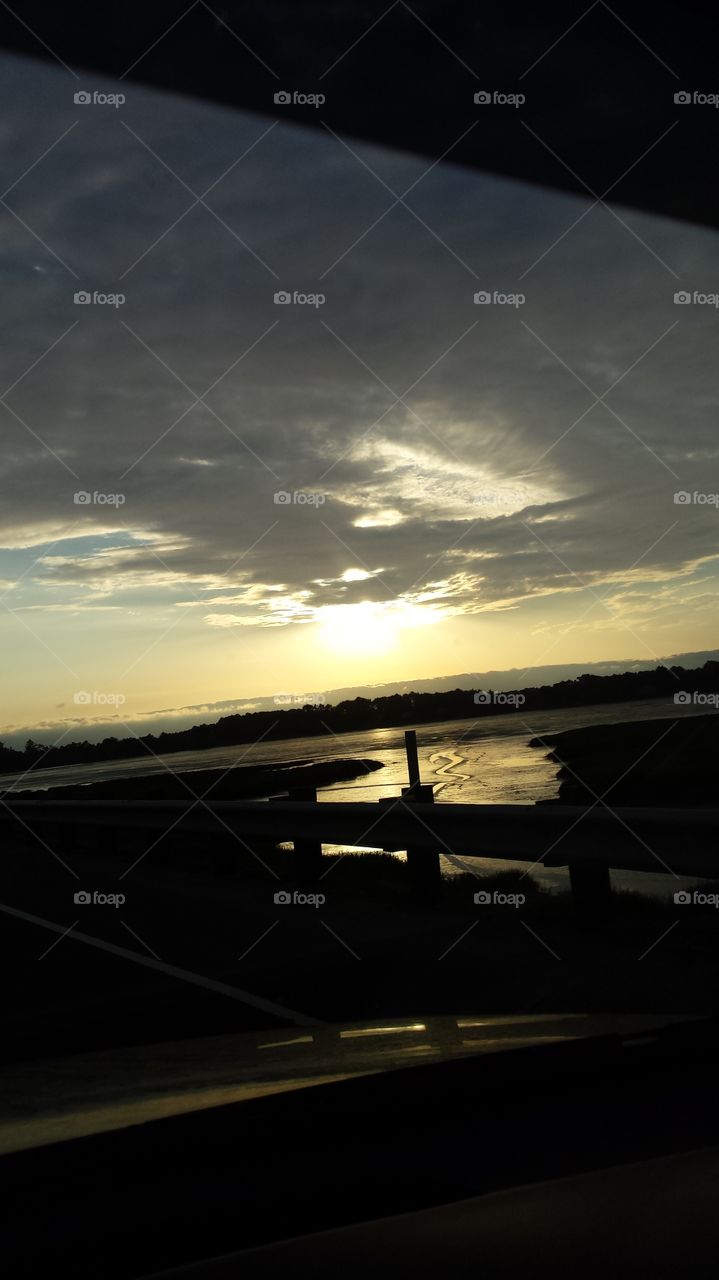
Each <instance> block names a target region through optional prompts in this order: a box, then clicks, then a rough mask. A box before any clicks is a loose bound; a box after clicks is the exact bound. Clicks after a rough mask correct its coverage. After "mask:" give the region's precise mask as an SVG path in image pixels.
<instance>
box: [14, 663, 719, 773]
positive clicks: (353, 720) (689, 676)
mask: <svg viewBox="0 0 719 1280" xmlns="http://www.w3.org/2000/svg"><path fill="white" fill-rule="evenodd" d="M718 689H719V662H705V664H704V666H703V667H699V668H697V669H695V670H692V671H687V670H685V669H684V667H679V666H675V667H663V666H660V667H656V668H655V669H654V670H652V671H625V672H622V673H621V674H618V675H608V676H596V675H589V674H587V675H581V676H577V677H576V678H575V679H574V680H560V681H559V682H558V683H557V684H551V685H540V686H538V687H533V688H525V689H516V690H512V691H511V692H512V695H521V698H522V699H523V701H522V702H521V704H519V706H518V705H517V703H516V702H514V701H502V702H495V701H494V694H493V691H491V690H485V691H480V690H472V689H450V690H445V691H443V692H440V693H394V694H390V695H389V696H387V697H379V698H351V699H347V700H346V701H344V702H339V703H338V704H337V705H336V706H319V705H310V704H306V705H305V706H303V707H292V708H289V709H287V710H279V709H278V710H275V711H250V712H245V713H244V714H242V715H231V716H222V717H221V718H220V719H219V720H218V721H217V722H216V723H215V724H198V725H193V727H192V728H190V729H179V730H177V731H176V732H174V733H159V734H154V733H148V734H145V735H144V736H143V737H132V736H130V737H126V738H114V737H109V738H103V740H102V741H101V742H87V741H85V742H68V743H64V744H63V745H61V746H53V745H52V744H43V743H41V742H35V741H33V739H32V738H29V739H28V741H27V742H26V744H25V747H24V749H23V750H21V751H20V750H16V749H15V748H13V747H6V746H4V745H3V744H2V743H0V772H2V773H21V772H24V771H26V770H28V769H33V770H35V769H38V768H42V769H50V768H56V767H57V766H58V765H75V764H92V763H95V762H97V761H103V760H130V759H133V758H137V757H139V756H143V755H147V754H148V753H154V754H155V755H165V754H168V753H171V752H174V751H203V750H206V749H208V748H210V747H226V746H234V745H236V744H238V745H239V744H241V743H244V742H254V741H256V740H257V739H259V738H262V740H263V741H265V742H267V741H272V740H275V739H279V740H281V739H285V738H286V739H291V738H305V737H313V736H316V735H322V734H327V733H350V732H352V731H353V730H359V729H387V728H393V727H397V728H399V727H402V726H403V725H410V724H431V723H434V722H438V721H442V720H464V719H477V720H479V719H482V718H484V717H485V716H497V715H516V714H517V712H518V710H521V711H525V712H531V711H535V710H547V709H551V708H555V709H561V708H564V707H582V706H589V705H592V704H595V705H601V704H606V703H610V702H630V701H633V700H634V699H640V698H660V697H666V696H673V695H674V694H675V693H677V692H679V691H683V692H686V693H690V694H691V693H695V692H696V693H712V692H714V691H716V690H718ZM475 692H483V693H485V694H486V693H489V695H490V697H489V698H488V699H487V701H485V702H481V703H476V702H475V701H474V694H475ZM499 696H500V697H501V698H502V699H507V698H508V694H507V693H504V692H503V693H502V694H501V695H499Z"/></svg>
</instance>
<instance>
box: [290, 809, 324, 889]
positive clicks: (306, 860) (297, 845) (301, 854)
mask: <svg viewBox="0 0 719 1280" xmlns="http://www.w3.org/2000/svg"><path fill="white" fill-rule="evenodd" d="M287 799H288V800H302V801H305V800H309V801H310V802H314V803H315V804H316V803H317V788H316V787H296V788H295V789H294V790H292V791H289V792H288V793H287ZM292 843H293V846H294V851H295V857H294V863H295V879H296V880H297V883H298V884H303V885H304V884H316V883H317V881H318V880H319V878H320V872H321V870H322V844H321V842H320V841H319V840H307V839H305V840H293V842H292Z"/></svg>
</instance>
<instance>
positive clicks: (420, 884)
mask: <svg viewBox="0 0 719 1280" xmlns="http://www.w3.org/2000/svg"><path fill="white" fill-rule="evenodd" d="M404 745H405V750H406V752H407V774H408V777H409V786H408V787H403V788H402V799H403V800H404V802H405V804H434V791H433V789H432V787H431V786H430V785H429V784H425V785H423V784H422V782H421V781H420V773H419V758H418V756H417V734H416V732H415V730H414V729H407V730H406V731H405V735H404ZM407 871H408V873H409V880H410V886H411V893H412V896H413V897H414V898H415V899H416V900H417V901H418V902H423V903H429V902H436V901H437V900H438V899H439V898H440V897H441V894H442V870H441V867H440V862H439V851H437V852H436V853H435V851H434V850H433V849H412V848H408V849H407Z"/></svg>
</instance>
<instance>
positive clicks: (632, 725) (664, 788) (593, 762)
mask: <svg viewBox="0 0 719 1280" xmlns="http://www.w3.org/2000/svg"><path fill="white" fill-rule="evenodd" d="M530 746H533V747H545V748H547V747H551V748H552V749H551V751H550V753H549V759H550V760H556V762H557V764H559V765H561V768H560V770H559V773H558V779H559V783H560V786H559V796H558V802H559V803H560V804H575V805H585V804H586V805H591V804H594V802H595V800H596V799H597V797H598V796H603V795H604V794H605V792H607V791H609V789H610V788H611V791H610V794H609V796H608V803H609V804H611V806H612V807H613V808H614V807H617V806H620V805H624V806H628V805H638V806H664V807H666V808H682V807H684V806H686V807H688V808H704V807H708V808H711V807H718V806H719V715H717V713H716V712H715V713H713V714H712V715H706V716H691V717H690V718H687V719H685V720H676V721H669V720H641V721H636V722H629V723H626V724H602V725H594V726H592V727H591V728H584V729H567V730H565V731H564V732H563V733H555V734H546V735H545V736H544V737H541V738H533V739H532V741H531V743H530ZM539 803H540V804H548V803H551V804H556V803H557V801H556V800H552V801H539Z"/></svg>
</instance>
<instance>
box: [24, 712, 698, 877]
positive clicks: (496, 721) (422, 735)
mask: <svg viewBox="0 0 719 1280" xmlns="http://www.w3.org/2000/svg"><path fill="white" fill-rule="evenodd" d="M702 712H703V713H704V714H706V709H705V708H703V707H694V706H692V705H689V706H686V707H684V706H682V707H677V706H675V704H674V702H673V700H672V699H671V698H651V699H645V700H642V701H637V702H620V703H610V704H607V705H603V706H589V707H575V708H571V709H565V710H555V711H530V712H525V711H523V710H522V709H520V710H518V711H516V712H510V713H508V714H505V715H499V716H483V717H482V718H481V719H479V720H448V721H444V722H442V723H439V724H420V725H413V726H406V727H408V728H414V729H416V732H417V752H418V756H419V764H420V773H421V777H422V781H423V782H425V783H431V784H432V785H433V786H434V794H435V798H436V800H437V802H438V803H442V804H535V803H536V802H537V801H538V800H551V799H553V798H555V797H556V796H557V792H558V784H557V765H556V764H554V763H552V762H551V761H549V760H547V759H546V756H547V752H546V751H545V750H543V749H542V748H535V747H530V746H529V742H530V739H531V738H533V737H543V736H544V735H545V734H551V733H559V732H561V731H562V730H564V729H578V728H582V727H584V726H589V725H596V724H626V723H629V722H630V721H636V720H652V719H658V718H671V719H678V718H679V717H683V716H685V715H692V714H701V713H702ZM357 756H360V757H363V758H365V759H371V760H377V761H379V762H380V763H381V764H382V765H383V766H384V768H383V769H382V770H378V771H376V772H374V773H371V774H366V775H362V776H360V777H358V778H357V779H355V780H354V781H351V782H338V783H333V784H330V785H329V786H327V787H323V788H321V789H320V790H319V791H318V799H319V800H325V801H326V800H342V799H344V800H350V799H353V798H354V799H358V800H359V799H361V800H367V801H376V800H378V799H380V798H382V797H384V796H398V795H399V793H400V792H399V789H400V787H402V786H406V784H407V762H406V757H405V749H404V728H391V729H367V730H359V731H357V732H354V733H342V734H327V735H326V736H324V737H322V738H296V739H293V740H291V741H283V742H260V743H258V744H249V743H244V744H241V745H238V746H232V747H215V748H212V749H211V750H209V751H182V752H175V753H173V754H170V755H165V756H153V755H146V756H143V757H141V758H139V759H136V760H118V761H104V762H102V763H99V764H85V765H67V766H65V767H63V768H59V769H43V770H41V771H38V772H37V773H35V774H27V775H16V774H6V775H4V776H0V789H2V790H8V791H16V792H17V791H23V790H28V789H34V790H39V789H50V788H52V787H58V786H68V785H70V784H75V783H79V784H89V783H92V782H102V781H105V780H111V779H121V778H140V777H147V776H149V775H152V774H157V773H161V772H163V771H168V770H169V771H171V772H173V773H183V772H190V771H192V772H194V771H199V770H204V769H230V768H232V767H233V766H240V767H241V766H242V765H249V764H280V763H285V764H298V763H301V762H305V763H306V762H309V761H312V760H317V761H319V760H332V759H337V758H338V757H357ZM380 779H381V781H380ZM326 849H327V851H330V849H331V846H326ZM443 861H445V860H444V859H443ZM467 861H469V862H471V864H472V865H473V866H474V867H477V866H481V868H482V869H483V870H486V871H494V870H501V869H504V870H506V868H507V866H508V865H509V864H507V863H506V862H498V861H493V860H492V859H488V858H482V859H469V860H467ZM511 865H513V866H515V867H523V866H524V864H520V863H513V864H511ZM456 869H457V868H456V867H455V868H452V867H451V866H450V864H446V866H445V870H446V871H448V872H450V873H451V872H452V871H453V870H454V871H456ZM533 875H535V877H536V878H537V879H539V880H541V881H542V882H543V883H546V884H547V885H548V886H554V887H560V886H561V887H564V886H565V884H566V872H565V871H563V870H561V869H559V870H543V869H541V868H537V869H535V871H534V872H533ZM613 879H614V880H615V881H616V882H617V883H621V884H622V885H626V886H628V887H633V888H639V887H640V888H642V889H643V890H644V891H645V892H656V893H662V894H666V893H667V892H669V891H670V890H671V891H672V892H673V891H674V890H676V889H678V888H679V887H680V885H679V882H678V881H677V880H675V879H674V878H673V877H667V876H663V875H657V876H653V875H647V874H642V875H641V876H640V875H635V874H632V873H620V872H615V873H613ZM670 882H671V883H670ZM691 883H694V882H693V881H692V882H691Z"/></svg>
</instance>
